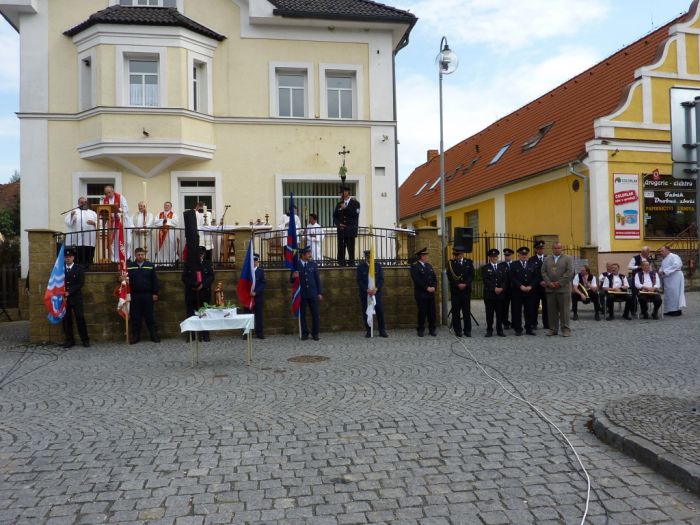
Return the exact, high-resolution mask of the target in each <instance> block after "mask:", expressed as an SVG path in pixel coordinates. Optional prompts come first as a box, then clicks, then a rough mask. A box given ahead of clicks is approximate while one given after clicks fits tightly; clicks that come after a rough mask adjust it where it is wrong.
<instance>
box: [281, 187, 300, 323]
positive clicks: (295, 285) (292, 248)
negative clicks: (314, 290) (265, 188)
mask: <svg viewBox="0 0 700 525" xmlns="http://www.w3.org/2000/svg"><path fill="white" fill-rule="evenodd" d="M295 215H296V214H295V213H294V193H291V194H290V195H289V227H288V228H287V244H286V245H285V247H284V265H285V267H287V268H289V269H290V270H291V271H292V272H295V271H296V270H297V261H298V260H299V245H298V244H297V224H296V220H295V218H294V217H295ZM300 308H301V288H300V286H299V276H297V278H296V279H294V281H293V282H292V307H291V309H292V313H293V314H294V316H295V317H299V310H300Z"/></svg>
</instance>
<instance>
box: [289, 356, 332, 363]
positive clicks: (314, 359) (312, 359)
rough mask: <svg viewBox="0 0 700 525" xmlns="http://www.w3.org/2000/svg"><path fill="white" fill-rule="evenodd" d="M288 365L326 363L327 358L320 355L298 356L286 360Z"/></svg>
mask: <svg viewBox="0 0 700 525" xmlns="http://www.w3.org/2000/svg"><path fill="white" fill-rule="evenodd" d="M287 361H289V362H290V363H320V362H321V361H328V358H327V357H325V356H322V355H298V356H295V357H290V358H289V359H287Z"/></svg>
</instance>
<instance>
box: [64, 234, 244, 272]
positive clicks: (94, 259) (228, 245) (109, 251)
mask: <svg viewBox="0 0 700 525" xmlns="http://www.w3.org/2000/svg"><path fill="white" fill-rule="evenodd" d="M198 233H199V245H200V246H204V247H205V248H206V250H207V255H206V257H207V259H209V260H210V261H211V263H212V266H213V267H214V268H235V264H236V249H235V239H236V234H235V232H234V231H232V230H230V229H227V227H225V226H224V227H221V226H218V227H217V226H205V227H203V228H202V229H200V230H198ZM117 235H118V230H116V229H112V228H103V229H100V230H98V231H97V232H95V230H90V231H79V232H71V233H59V234H56V235H55V239H56V245H57V249H58V245H60V244H61V243H64V242H65V245H66V247H71V248H74V249H75V251H76V262H77V263H79V264H82V265H85V266H87V267H88V269H89V270H90V271H94V272H111V271H115V269H116V267H115V265H116V264H117V263H118V262H119V251H118V244H117ZM124 235H125V237H126V239H125V242H126V256H127V258H128V259H133V258H134V250H136V248H143V249H144V250H146V258H147V259H149V260H150V261H151V262H154V263H156V264H157V265H158V266H159V267H161V268H168V267H171V268H173V269H177V268H179V267H180V266H181V263H182V262H183V261H184V260H185V258H184V255H183V253H184V250H185V245H186V242H185V230H184V228H168V229H165V230H164V229H163V228H124Z"/></svg>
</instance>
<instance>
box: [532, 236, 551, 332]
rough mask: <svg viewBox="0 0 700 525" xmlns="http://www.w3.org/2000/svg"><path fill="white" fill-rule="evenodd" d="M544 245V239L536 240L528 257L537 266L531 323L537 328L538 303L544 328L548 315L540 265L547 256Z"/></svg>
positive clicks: (547, 321) (547, 325)
mask: <svg viewBox="0 0 700 525" xmlns="http://www.w3.org/2000/svg"><path fill="white" fill-rule="evenodd" d="M544 246H545V242H544V241H536V242H535V255H533V256H532V257H530V260H531V261H532V262H534V263H535V265H536V268H537V277H538V278H539V279H538V282H537V285H536V286H535V299H534V302H535V304H534V309H535V318H534V319H535V324H534V325H533V328H537V315H538V311H539V309H540V304H541V305H542V326H543V327H544V328H545V329H548V328H549V316H548V315H547V299H546V293H545V289H546V287H545V283H544V280H543V279H542V265H543V264H544V260H545V259H546V258H547V256H546V255H545V254H544Z"/></svg>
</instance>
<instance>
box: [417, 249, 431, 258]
mask: <svg viewBox="0 0 700 525" xmlns="http://www.w3.org/2000/svg"><path fill="white" fill-rule="evenodd" d="M428 253H430V252H428V248H421V249H420V250H418V251H417V252H416V257H422V256H423V255H428Z"/></svg>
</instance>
